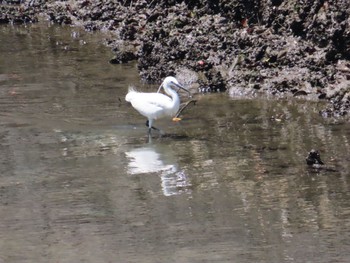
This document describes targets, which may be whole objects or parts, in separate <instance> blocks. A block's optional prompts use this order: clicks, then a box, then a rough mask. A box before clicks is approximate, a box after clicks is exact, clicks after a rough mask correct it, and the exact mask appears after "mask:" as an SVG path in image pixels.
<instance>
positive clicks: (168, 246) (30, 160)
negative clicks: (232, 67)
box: [0, 25, 350, 263]
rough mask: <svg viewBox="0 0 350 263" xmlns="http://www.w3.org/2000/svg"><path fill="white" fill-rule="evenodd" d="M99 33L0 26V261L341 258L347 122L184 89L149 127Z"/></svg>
mask: <svg viewBox="0 0 350 263" xmlns="http://www.w3.org/2000/svg"><path fill="white" fill-rule="evenodd" d="M105 37H106V36H104V35H101V34H89V33H85V32H83V31H81V30H79V29H77V28H60V27H55V26H46V25H35V26H30V27H24V26H16V27H12V26H1V27H0V54H1V59H0V107H1V111H0V142H1V144H0V147H1V155H0V163H1V165H0V169H1V173H0V176H1V178H0V197H1V198H0V200H1V203H0V212H1V219H0V220H1V224H0V262H264V263H265V262H266V263H271V262H276V263H277V262H349V261H350V251H349V245H350V205H349V204H350V194H349V193H350V191H349V190H350V189H349V188H350V185H349V184H350V177H349V168H350V167H349V163H350V162H349V161H350V145H349V144H350V142H349V140H350V125H349V124H348V123H342V122H341V121H330V120H323V119H321V118H320V117H319V115H318V110H319V109H320V107H321V106H322V105H319V104H318V103H315V102H303V101H301V100H294V99H284V100H278V101H270V100H266V99H254V100H253V99H245V100H244V99H232V98H229V97H228V96H227V95H226V94H214V95H196V99H197V100H198V101H197V104H196V105H195V106H193V107H189V108H188V109H186V110H185V112H184V114H183V120H182V121H181V122H179V123H173V122H171V121H168V120H163V121H157V122H156V124H157V126H159V127H161V128H162V129H163V130H164V131H165V132H166V136H163V137H160V136H158V135H157V134H154V136H153V138H152V139H151V141H149V139H148V137H147V134H146V132H147V131H146V127H145V126H144V122H145V120H144V118H143V117H142V116H139V114H138V113H137V112H136V111H134V110H133V109H132V108H131V107H130V106H128V105H127V104H125V103H124V96H125V93H126V91H127V86H128V85H130V84H135V85H137V86H139V87H140V89H143V90H148V91H150V90H156V88H157V87H152V86H151V87H150V86H145V85H142V84H141V83H140V80H139V78H138V75H137V71H136V66H135V65H134V64H128V65H123V66H116V65H110V64H109V63H108V60H109V58H110V57H111V56H112V54H111V53H110V51H109V50H108V49H107V48H105V47H104V46H102V45H101V44H99V43H100V41H101V39H103V38H105ZM182 99H183V100H186V99H187V98H186V96H183V97H182ZM312 148H317V149H319V150H320V152H321V157H322V159H323V161H324V162H325V163H326V164H327V165H328V167H330V169H323V170H316V169H309V168H308V167H306V164H305V157H306V155H307V152H308V151H310V150H311V149H312Z"/></svg>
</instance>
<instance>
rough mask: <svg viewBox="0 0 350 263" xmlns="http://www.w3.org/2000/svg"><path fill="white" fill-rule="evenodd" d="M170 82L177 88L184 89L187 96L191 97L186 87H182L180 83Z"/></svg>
mask: <svg viewBox="0 0 350 263" xmlns="http://www.w3.org/2000/svg"><path fill="white" fill-rule="evenodd" d="M172 84H173V85H175V86H176V87H178V88H179V89H182V90H184V91H186V92H187V93H188V96H190V97H191V92H190V91H189V90H188V89H186V88H184V87H183V86H181V85H180V84H176V83H172Z"/></svg>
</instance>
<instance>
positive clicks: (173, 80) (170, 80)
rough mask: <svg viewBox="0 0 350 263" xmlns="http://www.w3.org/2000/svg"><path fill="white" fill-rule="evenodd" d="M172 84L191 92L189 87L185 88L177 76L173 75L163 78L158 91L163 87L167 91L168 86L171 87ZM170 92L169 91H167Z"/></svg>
mask: <svg viewBox="0 0 350 263" xmlns="http://www.w3.org/2000/svg"><path fill="white" fill-rule="evenodd" d="M171 86H175V87H177V88H179V89H183V90H184V91H186V92H188V94H191V93H190V92H189V91H188V90H187V89H185V88H184V87H183V86H182V85H181V84H180V83H179V82H178V81H177V79H176V78H174V77H172V76H169V77H166V78H165V79H164V80H163V83H162V84H161V85H160V87H159V89H158V92H159V91H160V89H161V88H162V87H163V88H164V90H165V92H167V91H166V90H167V89H168V88H171ZM167 93H168V92H167Z"/></svg>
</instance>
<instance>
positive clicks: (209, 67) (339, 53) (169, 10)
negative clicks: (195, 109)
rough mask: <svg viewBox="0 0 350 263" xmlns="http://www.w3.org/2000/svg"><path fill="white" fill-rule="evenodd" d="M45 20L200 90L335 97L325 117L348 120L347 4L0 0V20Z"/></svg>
mask: <svg viewBox="0 0 350 263" xmlns="http://www.w3.org/2000/svg"><path fill="white" fill-rule="evenodd" d="M42 19H46V20H50V21H52V22H54V23H58V24H72V25H79V26H82V27H84V28H85V29H86V30H89V31H96V30H105V31H110V32H113V33H114V34H113V37H111V38H110V39H107V40H103V41H105V42H106V44H107V45H109V46H110V47H111V48H112V50H113V52H114V53H115V56H114V58H112V59H111V63H128V62H130V61H135V60H137V62H138V69H139V72H140V75H141V77H142V78H143V79H144V80H146V81H148V82H158V81H159V80H160V79H162V78H163V77H164V76H166V75H171V74H172V75H175V74H177V75H178V76H182V77H183V80H182V81H184V80H185V79H186V82H187V83H186V84H191V85H192V87H193V88H196V89H198V91H199V92H218V91H219V92H221V91H227V92H229V94H230V95H232V96H241V95H250V94H255V93H263V94H271V95H273V96H298V97H299V96H300V97H303V98H305V99H319V100H327V101H329V103H328V106H327V108H325V109H324V110H322V111H321V112H320V114H321V115H322V116H324V117H336V118H338V117H340V118H346V119H349V115H350V114H349V111H350V61H349V59H350V2H349V1H348V0H340V1H337V2H336V3H335V2H333V1H308V3H301V1H297V0H292V1H283V0H265V1H257V0H255V1H254V0H252V1H243V0H238V1H231V0H230V1H228V0H227V1H226V0H223V1H204V0H201V1H191V0H185V1H178V0H168V1H152V0H141V1H130V0H120V1H112V0H99V1H89V0H80V1H43V0H25V1H21V0H12V1H2V4H0V23H2V24H4V23H14V24H18V23H35V22H38V21H39V20H42Z"/></svg>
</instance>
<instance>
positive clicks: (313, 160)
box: [306, 149, 324, 165]
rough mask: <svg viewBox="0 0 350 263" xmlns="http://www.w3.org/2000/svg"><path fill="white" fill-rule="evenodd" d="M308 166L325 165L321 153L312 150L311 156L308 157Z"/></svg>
mask: <svg viewBox="0 0 350 263" xmlns="http://www.w3.org/2000/svg"><path fill="white" fill-rule="evenodd" d="M306 164H307V165H323V164H324V163H323V162H322V160H321V156H320V153H319V152H318V151H317V150H314V149H312V150H311V151H310V152H309V155H308V156H307V157H306Z"/></svg>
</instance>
